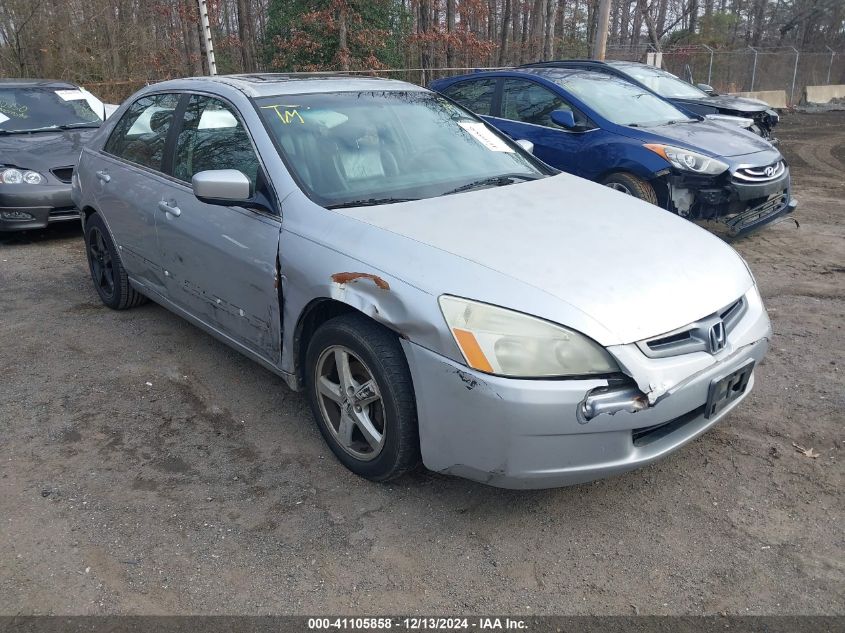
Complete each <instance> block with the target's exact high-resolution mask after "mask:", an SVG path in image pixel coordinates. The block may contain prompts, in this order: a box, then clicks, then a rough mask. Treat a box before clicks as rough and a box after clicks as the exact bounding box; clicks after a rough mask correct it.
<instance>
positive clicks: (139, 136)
mask: <svg viewBox="0 0 845 633" xmlns="http://www.w3.org/2000/svg"><path fill="white" fill-rule="evenodd" d="M177 103H179V95H177V94H163V95H151V96H149V97H142V98H140V99H138V100H137V101H136V102H135V103H133V104H132V105H131V106H129V109H128V110H127V111H126V113H125V114H124V115H123V116H122V117H121V119H120V121H118V122H117V125H115V127H114V130H112V133H111V136H109V140H108V141H106V145H105V151H106V152H108V153H109V154H112V155H114V156H117V157H119V158H123V159H125V160H128V161H130V162H133V163H136V164H138V165H143V166H144V167H149V168H151V169H155V170H157V171H161V168H162V160H163V159H164V146H165V141H166V140H167V132H168V131H169V130H170V125H171V123H172V122H173V112H174V111H175V110H176V104H177Z"/></svg>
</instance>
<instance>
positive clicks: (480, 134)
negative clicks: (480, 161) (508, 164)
mask: <svg viewBox="0 0 845 633" xmlns="http://www.w3.org/2000/svg"><path fill="white" fill-rule="evenodd" d="M458 125H460V126H461V127H462V128H463V129H465V130H466V131H467V132H469V134H470V135H471V136H472V137H473V138H474V139H475V140H476V141H478V142H479V143H481V144H482V145H483V146H484V147H486V148H487V149H489V150H490V151H491V152H508V153H511V154H512V153H513V150H512V149H511V148H510V147H508V144H507V143H505V142H504V141H503V140H502V139H500V138H499V137H498V136H496V135H495V134H493V132H491V131H490V130H488V129H487V126H486V125H484V124H483V123H479V122H478V121H458Z"/></svg>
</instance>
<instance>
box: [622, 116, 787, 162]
mask: <svg viewBox="0 0 845 633" xmlns="http://www.w3.org/2000/svg"><path fill="white" fill-rule="evenodd" d="M623 129H626V130H627V131H626V132H625V134H626V135H627V136H635V137H636V138H638V139H641V140H644V141H645V142H646V143H669V144H671V142H672V141H677V142H678V143H679V144H680V145H681V146H683V147H687V148H689V149H692V150H699V151H700V150H704V151H705V152H706V153H708V154H710V155H711V156H716V157H719V156H723V157H728V158H730V157H732V156H745V155H746V154H755V153H757V152H771V151H772V150H773V149H774V148H773V146H772V144H771V143H769V142H768V141H766V140H765V139H763V138H761V137H759V136H757V135H756V134H754V133H753V132H749V131H748V130H742V129H739V128H737V129H733V128H731V129H726V128H725V126H724V125H719V124H718V123H713V122H711V121H691V122H689V123H674V124H672V125H659V126H654V127H643V128H623Z"/></svg>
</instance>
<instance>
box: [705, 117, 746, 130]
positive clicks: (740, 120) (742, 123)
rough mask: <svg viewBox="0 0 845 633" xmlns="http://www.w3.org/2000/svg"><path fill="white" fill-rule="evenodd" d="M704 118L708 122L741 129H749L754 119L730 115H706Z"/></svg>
mask: <svg viewBox="0 0 845 633" xmlns="http://www.w3.org/2000/svg"><path fill="white" fill-rule="evenodd" d="M705 118H706V119H707V120H708V121H713V122H714V123H727V124H729V125H736V126H738V127H741V128H750V127H751V126H752V125H754V119H749V118H746V117H742V116H732V115H730V114H708V115H706V117H705Z"/></svg>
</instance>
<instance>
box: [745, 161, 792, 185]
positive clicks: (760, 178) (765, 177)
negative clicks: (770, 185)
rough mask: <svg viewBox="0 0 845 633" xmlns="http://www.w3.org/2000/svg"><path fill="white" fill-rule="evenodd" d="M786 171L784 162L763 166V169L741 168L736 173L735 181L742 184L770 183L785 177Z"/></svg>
mask: <svg viewBox="0 0 845 633" xmlns="http://www.w3.org/2000/svg"><path fill="white" fill-rule="evenodd" d="M785 171H786V163H784V162H783V161H782V160H779V161H777V162H776V163H772V164H771V165H763V166H762V167H739V168H738V169H737V170H736V171H735V172H734V173H733V177H734V180H739V181H740V182H769V181H771V180H775V179H777V178H780V177H781V176H783V172H785Z"/></svg>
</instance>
